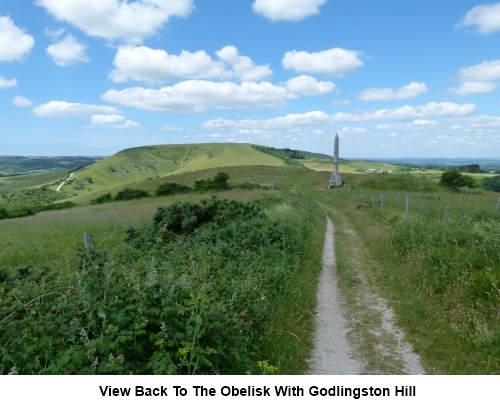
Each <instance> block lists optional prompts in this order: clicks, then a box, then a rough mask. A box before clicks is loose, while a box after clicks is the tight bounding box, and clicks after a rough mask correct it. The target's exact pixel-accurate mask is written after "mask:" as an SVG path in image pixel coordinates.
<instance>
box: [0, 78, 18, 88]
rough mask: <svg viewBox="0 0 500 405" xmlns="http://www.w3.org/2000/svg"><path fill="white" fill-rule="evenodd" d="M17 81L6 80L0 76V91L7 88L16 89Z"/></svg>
mask: <svg viewBox="0 0 500 405" xmlns="http://www.w3.org/2000/svg"><path fill="white" fill-rule="evenodd" d="M16 86H17V80H16V79H6V78H5V77H3V76H0V89H2V88H7V87H16Z"/></svg>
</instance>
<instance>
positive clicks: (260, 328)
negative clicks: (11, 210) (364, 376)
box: [0, 145, 500, 374]
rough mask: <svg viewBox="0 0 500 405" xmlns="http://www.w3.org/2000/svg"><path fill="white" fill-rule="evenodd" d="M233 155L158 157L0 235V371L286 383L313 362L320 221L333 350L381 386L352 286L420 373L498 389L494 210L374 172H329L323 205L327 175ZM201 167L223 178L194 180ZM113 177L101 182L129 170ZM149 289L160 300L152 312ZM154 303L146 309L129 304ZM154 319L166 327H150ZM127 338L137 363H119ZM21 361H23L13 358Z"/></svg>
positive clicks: (486, 203)
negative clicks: (126, 179) (353, 359)
mask: <svg viewBox="0 0 500 405" xmlns="http://www.w3.org/2000/svg"><path fill="white" fill-rule="evenodd" d="M200 148H201V146H200ZM244 148H245V149H244V153H243V154H242V155H241V156H240V159H238V158H237V156H238V153H237V150H238V148H234V149H232V150H231V148H229V149H228V148H226V147H224V145H214V146H213V148H212V149H210V150H208V149H203V150H202V149H200V150H199V151H197V152H196V153H194V152H195V151H191V148H190V147H189V146H185V147H184V148H181V147H180V146H179V147H173V148H172V150H171V151H170V152H168V153H170V154H169V155H168V156H169V159H170V160H169V159H167V160H168V161H171V162H173V161H175V162H176V164H177V163H178V162H185V163H184V164H185V165H184V166H183V167H179V168H177V169H176V171H175V170H174V171H170V172H168V173H167V174H168V175H167V176H163V175H162V176H160V175H158V177H156V176H154V177H151V178H141V176H138V177H137V179H136V180H137V181H135V182H132V183H127V184H120V182H119V181H112V182H110V183H109V184H110V187H109V188H102V189H101V188H99V187H101V186H99V187H97V188H96V190H94V191H91V192H88V193H87V194H84V193H82V194H78V193H76V194H78V195H76V196H71V195H70V196H67V197H69V198H67V199H66V200H71V201H72V202H75V203H77V204H78V206H77V207H75V208H70V209H64V210H60V211H47V212H40V213H38V214H36V215H35V216H29V217H24V218H14V219H5V220H2V221H0V227H1V228H0V232H1V238H0V240H1V242H0V290H1V291H2V295H1V296H2V301H1V302H2V310H1V312H0V331H2V333H0V335H3V336H10V335H12V334H16V336H23V338H22V339H19V340H18V341H16V343H15V344H14V343H13V340H12V341H11V340H10V339H7V340H3V341H2V340H1V339H0V357H2V362H0V372H2V373H8V372H10V371H11V370H12V367H18V368H17V370H18V371H19V372H21V373H39V374H51V373H63V372H64V373H65V372H69V373H95V372H97V373H109V374H113V373H128V372H132V373H140V372H146V373H181V374H185V373H210V372H211V371H210V370H212V372H213V371H216V372H219V373H229V374H231V373H245V372H250V373H280V374H301V373H303V372H304V371H305V369H306V364H307V363H306V362H307V358H308V354H309V351H310V349H311V345H312V328H313V313H314V303H315V286H316V284H315V283H316V282H317V275H318V273H319V270H320V257H321V248H322V243H323V240H322V239H323V232H324V226H325V223H324V212H323V210H324V211H326V212H327V213H328V215H329V216H330V218H331V219H332V220H333V221H334V223H335V226H336V239H335V241H336V242H335V243H336V250H337V262H338V263H337V266H338V274H339V278H340V286H341V288H342V290H343V292H344V295H345V297H347V305H348V311H349V318H350V319H352V320H353V321H352V324H351V325H350V329H351V333H350V339H351V341H352V342H353V344H354V346H355V347H356V348H357V350H358V351H359V352H360V353H362V355H363V357H364V358H365V359H366V360H367V361H368V364H369V366H370V367H372V368H373V369H374V370H375V369H377V370H384V365H383V363H384V359H383V358H380V357H377V354H376V353H375V351H374V349H373V348H374V346H375V345H376V343H377V339H378V338H379V337H377V336H374V335H373V334H371V332H370V331H371V328H370V325H371V324H372V323H373V322H375V320H374V319H373V318H371V317H370V313H369V311H368V310H367V308H363V307H360V302H361V300H359V299H357V298H356V297H358V296H359V294H363V288H364V287H363V286H366V285H369V286H370V287H371V288H375V289H377V290H378V291H380V292H381V294H382V295H383V296H384V297H385V299H386V300H387V301H388V302H389V304H390V305H391V306H392V307H393V308H394V310H395V312H396V315H397V319H398V325H399V326H400V327H401V328H402V329H403V330H404V331H405V333H406V334H407V336H408V338H409V339H410V341H411V343H412V344H413V346H414V348H415V350H416V351H417V352H418V353H419V355H420V356H421V358H422V359H423V362H424V366H425V369H426V372H427V373H429V374H433V373H434V374H498V373H500V352H499V351H498V348H499V347H500V341H499V340H498V337H499V336H500V327H499V325H500V312H499V310H498V308H500V249H499V246H500V240H499V235H500V211H499V207H498V204H499V202H498V201H499V200H498V193H493V192H487V191H484V190H481V189H465V190H461V191H452V190H450V189H447V188H445V187H443V186H440V185H438V184H437V182H436V181H435V179H431V178H429V177H427V176H428V174H425V173H414V171H408V170H406V171H405V170H400V169H398V167H399V166H396V165H394V166H386V165H381V166H380V167H385V168H386V169H384V170H393V169H394V171H393V173H391V174H389V175H385V174H369V173H366V172H365V171H366V170H367V169H368V168H374V169H377V168H379V167H378V166H372V163H371V162H357V163H356V162H352V163H349V162H343V165H341V172H342V174H343V176H344V181H345V184H344V186H343V187H341V188H336V189H329V190H328V189H326V187H325V186H326V185H327V184H328V180H329V178H330V173H331V172H330V170H331V162H330V163H328V161H325V160H322V159H307V160H302V162H301V163H304V165H305V166H308V167H309V168H306V167H303V168H301V167H290V166H286V165H285V164H281V163H280V164H278V163H277V162H276V161H275V160H274V159H277V158H276V157H275V156H269V157H270V158H271V160H267V161H266V160H265V159H267V157H266V158H262V160H258V159H261V158H260V157H259V158H258V156H259V155H254V154H253V153H254V150H253V148H250V146H247V145H245V146H244ZM248 148H250V149H248ZM142 149H143V148H141V150H138V151H133V153H136V152H137V153H138V155H134V157H135V158H136V159H139V157H140V156H142V157H144V156H145V155H144V153H145V150H142ZM208 151H210V152H211V153H212V157H211V158H206V153H208ZM240 151H241V149H240ZM191 152H193V155H190V153H191ZM200 152H201V153H200ZM256 152H258V153H259V154H260V153H261V152H259V151H256ZM127 153H128V152H127ZM147 153H151V151H149V152H147ZM162 153H163V154H165V155H167V150H166V149H165V150H162ZM118 155H119V154H118ZM118 155H116V156H118ZM263 155H264V156H266V155H265V154H263ZM138 156H139V157H138ZM147 156H148V159H149V158H151V159H154V156H152V155H147ZM200 156H201V157H200ZM204 156H205V157H204ZM245 156H246V157H250V158H249V160H245V159H246V157H245ZM156 158H157V159H158V156H156ZM257 158H258V159H257ZM141 159H142V158H141ZM172 159H173V160H172ZM212 159H213V160H212ZM216 159H218V162H219V164H221V165H222V167H218V166H211V165H212V163H211V162H212V161H214V160H216ZM252 159H253V161H255V163H256V164H258V165H254V166H252V165H250V164H249V163H250V162H251V160H252ZM256 159H257V160H256ZM238 160H240V161H241V162H246V163H248V164H242V165H237V164H235V162H236V161H238ZM136 161H140V159H139V160H136ZM103 162H106V161H103ZM114 162H115V163H116V167H115V169H116V173H119V171H120V170H121V168H125V167H131V166H130V164H131V163H130V162H126V161H123V162H121V163H120V162H118V161H117V160H115V161H114ZM143 162H145V160H143ZM207 162H210V163H207ZM282 162H283V161H282ZM322 162H323V163H322ZM101 163H102V162H101ZM108 163H109V162H106V163H105V164H106V165H108ZM99 164H100V163H98V165H99ZM132 164H133V165H135V164H137V163H132ZM168 164H169V163H168V162H167V163H165V165H167V166H168ZM137 165H138V164H137ZM322 165H324V166H322ZM328 165H329V166H330V169H327V170H326V171H322V170H320V169H322V168H326V167H327V166H328ZM138 166H139V167H140V168H141V171H142V170H144V171H145V166H141V165H138ZM160 166H161V165H159V164H158V163H157V164H155V165H154V167H155V168H159V167H160ZM165 167H166V166H165ZM188 167H189V168H191V170H187V168H188ZM388 167H391V169H387V168H388ZM195 168H199V170H195ZM342 168H344V169H342ZM184 169H185V170H184ZM92 170H94V169H92ZM99 170H101V169H99ZM99 170H96V171H94V172H93V173H95V174H94V175H93V176H94V177H95V179H100V178H99V175H98V173H99ZM126 170H128V169H126ZM150 170H151V171H152V170H153V169H152V168H150ZM155 170H156V169H155ZM158 170H159V169H158ZM137 171H138V172H139V170H137ZM220 171H224V172H225V173H227V174H228V175H229V185H230V188H229V189H228V190H226V191H209V192H205V193H200V192H189V193H184V194H177V195H174V196H167V197H149V198H144V199H140V200H130V201H114V202H108V203H104V204H98V205H89V203H90V202H91V201H92V200H93V199H95V198H96V197H98V196H99V195H102V194H103V193H104V192H109V193H111V194H113V195H115V194H116V193H117V192H118V191H120V190H123V189H124V188H126V187H132V188H136V189H142V190H145V191H147V192H148V193H149V194H150V195H152V196H153V195H154V194H155V190H156V189H157V188H158V187H159V186H160V185H161V184H163V183H165V182H175V183H177V184H180V185H184V186H189V187H193V185H194V184H195V183H196V182H197V181H199V180H205V179H209V178H213V177H214V176H215V175H216V174H217V173H218V172H220ZM362 172H363V173H362ZM88 173H89V172H87V174H88ZM155 173H156V172H155ZM158 173H159V172H158ZM122 174H123V173H122ZM423 174H424V175H423ZM106 176H107V174H106ZM104 177H105V176H104V175H103V177H102V179H104ZM102 179H100V180H99V181H101V180H102ZM115 180H116V179H115ZM100 184H101V185H103V187H104V184H105V181H104V180H102V183H100ZM242 184H251V185H252V187H250V188H248V189H244V188H238V187H239V185H242ZM271 186H273V187H271ZM87 191H88V190H87ZM213 195H216V196H217V198H216V199H215V200H214V199H213V198H212V196H213ZM226 201H227V203H226ZM230 201H234V202H230ZM226 204H228V205H227V206H226ZM239 204H241V205H239ZM247 204H248V205H247ZM254 204H256V205H254ZM162 207H163V208H162ZM233 210H234V212H238V213H239V214H237V215H236V216H234V215H233V214H231V212H233ZM226 215H229V216H227V217H226ZM242 218H247V219H246V220H244V219H242ZM250 224H251V225H250ZM269 224H271V225H270V226H268V225H269ZM84 233H89V234H93V235H94V242H95V251H93V252H88V251H87V252H86V251H85V249H83V245H84V242H83V234H84ZM234 252H239V253H238V254H234ZM92 269H94V270H92ZM284 269H288V270H287V271H284ZM275 270H276V271H277V272H275ZM231 274H232V275H233V276H231ZM236 275H237V276H236ZM75 277H77V278H76V279H75ZM236 279H237V280H239V281H238V282H236ZM75 283H76V284H75ZM159 283H160V284H159ZM161 285H166V286H170V287H169V288H170V290H169V291H170V292H173V291H177V292H176V293H175V294H174V295H172V297H176V298H175V299H174V298H172V301H168V303H167V302H166V301H165V302H164V301H162V297H165V296H164V295H162V294H164V293H161V291H163V290H162V289H161V288H160V287H159V286H161ZM92 286H94V287H92ZM96 286H99V287H96ZM104 286H106V287H104ZM133 286H135V287H133ZM277 286H280V288H276V287H277ZM297 286H300V287H301V288H300V289H299V290H297V288H296V287H297ZM132 287H133V288H132ZM95 288H97V290H93V289H95ZM156 288H159V290H158V291H160V292H159V293H158V294H156V293H155V294H153V295H151V297H150V298H149V301H148V299H147V296H148V295H147V294H146V291H153V290H154V289H156ZM155 291H156V290H155ZM255 291H258V292H259V293H258V294H257V293H255ZM145 294H146V295H145ZM172 294H173V293H172ZM111 296H113V297H119V298H117V299H119V301H120V302H119V301H117V299H111ZM120 297H122V298H120ZM124 297H127V298H126V299H125V298H124ZM261 297H265V298H264V299H261ZM153 301H154V304H153ZM167 304H168V305H167ZM78 306H80V309H78ZM132 308H142V310H141V311H143V312H142V313H143V315H140V314H137V313H135V312H134V310H133V309H132ZM153 308H161V309H159V311H160V312H158V311H156V312H155V311H153ZM172 308H175V311H174V312H171V311H172ZM151 311H153V312H151ZM118 313H119V314H121V315H120V317H121V318H118V317H117V315H116V314H118ZM189 314H194V315H191V316H190V315H189ZM228 314H233V317H232V318H230V317H229V318H228V317H227V315H228ZM264 314H265V316H264ZM66 316H69V318H67V319H66V318H65V317H66ZM71 317H72V318H71ZM162 317H163V318H162ZM167 318H168V319H175V322H174V321H173V322H174V323H176V325H177V326H174V324H169V323H164V324H162V323H161V322H160V321H155V319H167ZM64 319H66V321H64ZM72 319H73V320H72ZM202 320H203V323H201V321H202ZM65 322H66V324H68V323H72V327H71V328H70V329H69V330H68V331H65V332H64V336H65V337H64V342H65V343H64V345H62V346H61V348H59V346H58V345H55V344H54V341H53V337H51V335H50V333H49V330H52V329H54V330H59V329H60V328H61V327H62V325H64V324H65ZM202 324H203V325H204V326H203V327H202V326H201V325H202ZM250 324H251V325H253V326H252V327H248V326H249V325H250ZM34 325H37V326H36V327H34ZM49 325H51V326H50V327H49ZM224 325H234V326H235V327H237V328H239V329H238V330H240V329H241V330H245V332H244V334H243V335H244V339H243V340H241V336H239V335H238V334H236V335H235V334H232V333H233V332H235V331H236V330H233V332H230V330H229V329H228V330H226V331H225V332H224V334H223V336H224V338H223V340H220V341H216V340H210V336H212V335H214V333H216V334H217V333H219V334H220V332H215V331H220V330H222V329H227V327H226V326H224ZM236 325H237V326H236ZM186 327H187V328H186ZM220 328H222V329H220ZM242 328H243V329H242ZM61 330H62V329H61ZM4 332H5V333H6V334H4ZM7 332H8V333H7ZM226 332H227V333H226ZM61 333H62V332H61ZM176 333H177V335H176ZM12 336H13V335H12ZM99 336H100V338H99ZM221 336H222V335H221ZM130 339H135V340H136V341H140V342H141V345H142V349H141V350H138V351H136V352H130V351H128V349H126V347H127V343H126V342H130ZM138 339H139V340H138ZM234 339H236V340H234ZM255 342H260V343H255ZM254 343H255V344H254ZM12 344H14V345H17V346H15V347H14V346H12ZM231 345H234V347H240V348H243V347H246V348H249V350H248V353H246V354H245V355H243V354H242V357H241V359H240V362H237V364H232V363H234V361H233V362H231V361H229V360H228V359H229V358H231V357H232V356H233V357H232V358H234V355H235V353H233V352H231V351H230V350H229V347H231ZM23 347H24V348H25V351H26V353H25V354H26V356H25V357H23V356H22V355H20V354H15V353H19V352H20V351H21V353H22V352H23V349H22V348H23ZM59 350H62V351H59ZM241 350H242V349H241ZM241 350H240V351H241ZM227 356H229V357H227ZM34 358H35V359H38V360H36V361H35V362H33V361H32V362H31V363H30V362H29V359H34ZM140 358H144V362H142V360H141V362H139V359H140ZM161 364H163V365H164V364H167V365H168V367H167V368H162V367H163V366H161ZM386 372H387V373H390V369H387V371H386Z"/></svg>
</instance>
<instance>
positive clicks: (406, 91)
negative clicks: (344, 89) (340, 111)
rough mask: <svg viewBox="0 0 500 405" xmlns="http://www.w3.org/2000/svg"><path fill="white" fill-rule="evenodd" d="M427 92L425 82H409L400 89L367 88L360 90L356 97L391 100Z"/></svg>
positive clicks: (367, 99) (403, 98) (368, 99)
mask: <svg viewBox="0 0 500 405" xmlns="http://www.w3.org/2000/svg"><path fill="white" fill-rule="evenodd" d="M426 92H427V86H426V85H425V83H416V82H411V83H410V84H408V85H406V86H403V87H401V88H400V89H396V90H393V89H387V88H385V89H376V88H374V89H368V90H365V91H364V92H362V93H361V94H360V95H359V96H358V98H359V99H360V100H363V101H392V100H406V99H409V98H414V97H417V96H419V95H420V94H423V93H426Z"/></svg>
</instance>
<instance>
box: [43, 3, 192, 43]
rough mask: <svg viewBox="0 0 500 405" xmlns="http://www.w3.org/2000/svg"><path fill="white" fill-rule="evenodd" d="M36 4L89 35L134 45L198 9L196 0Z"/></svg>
mask: <svg viewBox="0 0 500 405" xmlns="http://www.w3.org/2000/svg"><path fill="white" fill-rule="evenodd" d="M36 4H37V5H39V6H41V7H43V8H44V9H45V10H47V12H49V13H50V14H51V15H52V16H53V17H55V18H56V19H57V20H59V21H64V22H67V23H70V24H72V25H74V26H75V27H77V28H79V29H80V30H82V31H83V32H84V33H85V34H87V35H90V36H93V37H99V38H104V39H107V40H110V41H115V40H123V41H126V42H133V43H138V42H141V41H142V40H143V39H144V38H147V37H150V36H152V35H154V34H155V32H156V31H157V30H158V29H160V28H161V27H162V26H163V25H164V24H165V23H166V22H167V21H168V20H169V19H170V18H171V17H187V16H188V15H189V14H191V12H192V10H193V9H194V4H193V0H171V1H164V0H136V1H129V0H124V1H123V0H120V1H118V0H64V1H61V0H36Z"/></svg>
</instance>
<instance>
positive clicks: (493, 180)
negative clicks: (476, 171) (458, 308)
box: [482, 176, 500, 192]
mask: <svg viewBox="0 0 500 405" xmlns="http://www.w3.org/2000/svg"><path fill="white" fill-rule="evenodd" d="M482 186H483V188H484V189H486V190H492V191H497V192H500V176H493V177H487V178H485V179H483V181H482Z"/></svg>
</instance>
